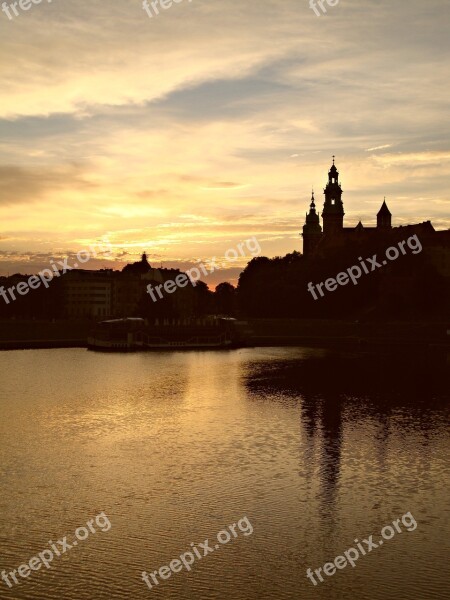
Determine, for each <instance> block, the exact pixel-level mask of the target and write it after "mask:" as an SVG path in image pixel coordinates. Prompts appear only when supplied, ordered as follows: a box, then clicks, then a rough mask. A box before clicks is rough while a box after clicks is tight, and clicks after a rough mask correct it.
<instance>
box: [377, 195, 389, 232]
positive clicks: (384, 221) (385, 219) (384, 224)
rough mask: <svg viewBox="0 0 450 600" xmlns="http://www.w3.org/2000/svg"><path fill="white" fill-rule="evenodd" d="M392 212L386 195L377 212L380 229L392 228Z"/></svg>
mask: <svg viewBox="0 0 450 600" xmlns="http://www.w3.org/2000/svg"><path fill="white" fill-rule="evenodd" d="M391 219H392V214H391V211H390V210H389V209H388V207H387V204H386V196H385V197H384V200H383V204H382V205H381V208H380V210H379V211H378V213H377V227H378V228H380V229H390V228H391V227H392V224H391Z"/></svg>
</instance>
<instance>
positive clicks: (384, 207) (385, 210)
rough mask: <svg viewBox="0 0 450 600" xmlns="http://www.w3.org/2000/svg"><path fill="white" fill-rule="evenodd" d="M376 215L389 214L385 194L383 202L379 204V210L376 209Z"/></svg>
mask: <svg viewBox="0 0 450 600" xmlns="http://www.w3.org/2000/svg"><path fill="white" fill-rule="evenodd" d="M378 215H391V211H390V210H389V208H388V206H387V204H386V196H385V197H384V200H383V204H382V205H381V208H380V210H379V211H378V214H377V216H378Z"/></svg>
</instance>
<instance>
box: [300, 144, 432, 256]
mask: <svg viewBox="0 0 450 600" xmlns="http://www.w3.org/2000/svg"><path fill="white" fill-rule="evenodd" d="M334 159H335V157H334V156H333V164H332V166H331V168H330V170H329V172H328V182H327V185H326V187H325V189H324V195H325V202H324V205H323V211H322V225H323V227H322V226H321V225H320V218H319V215H318V213H317V211H316V203H315V200H314V192H313V194H312V198H311V204H310V208H309V213H307V214H306V222H305V225H304V226H303V234H302V237H303V255H304V256H305V257H306V258H308V257H311V256H313V255H315V254H316V253H318V252H319V251H329V250H331V249H333V248H336V247H337V246H339V245H342V244H345V243H346V242H350V241H351V240H356V239H360V240H361V239H363V240H364V239H373V238H374V236H376V237H386V235H389V234H390V233H391V232H393V230H394V229H395V230H405V233H406V232H407V233H421V234H424V235H430V234H433V233H434V232H435V229H434V227H433V225H432V224H431V222H430V221H425V222H424V223H419V224H417V225H408V226H405V227H394V228H393V227H392V222H391V221H392V215H391V212H390V210H389V208H388V207H387V204H386V199H385V200H384V202H383V204H382V205H381V208H380V210H379V211H378V214H377V226H376V227H364V226H363V224H362V223H361V221H360V222H359V223H358V225H356V227H344V214H345V213H344V204H343V202H342V193H343V192H342V188H341V184H340V183H339V172H338V170H337V168H336V165H335V164H334Z"/></svg>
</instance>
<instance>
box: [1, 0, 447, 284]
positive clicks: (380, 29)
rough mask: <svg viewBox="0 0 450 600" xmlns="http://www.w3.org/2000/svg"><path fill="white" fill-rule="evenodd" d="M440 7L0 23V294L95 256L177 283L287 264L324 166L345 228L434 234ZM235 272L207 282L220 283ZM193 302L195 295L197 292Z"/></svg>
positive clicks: (88, 14) (439, 190) (196, 4)
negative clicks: (412, 226)
mask: <svg viewBox="0 0 450 600" xmlns="http://www.w3.org/2000/svg"><path fill="white" fill-rule="evenodd" d="M449 16H450V15H449V3H448V2H445V1H443V0H427V2H426V3H425V2H423V1H422V0H420V1H418V0H410V1H409V2H408V3H407V5H406V4H405V3H392V2H391V1H390V0H389V1H388V0H380V1H379V2H373V1H369V0H346V1H345V2H344V0H342V1H341V2H340V3H339V4H338V5H337V6H335V7H333V8H331V7H329V8H328V12H327V14H326V15H323V16H322V17H320V18H318V17H317V16H316V15H315V14H314V12H313V11H312V10H311V9H310V8H309V2H308V1H307V0H286V1H282V0H264V2H262V3H255V2H254V1H252V2H250V1H249V0H226V1H223V0H194V1H193V2H191V3H188V2H186V3H180V4H174V5H173V6H172V7H171V8H170V9H169V10H167V11H164V12H163V13H161V14H160V15H159V16H158V17H157V18H152V19H149V18H148V16H147V15H146V13H145V12H144V11H143V10H142V6H141V2H140V1H135V0H128V1H124V0H120V1H119V0H109V2H108V3H105V2H100V1H96V0H89V1H87V0H77V2H76V3H75V2H70V1H69V0H57V1H54V2H52V3H51V4H49V3H42V4H40V5H36V6H33V9H32V10H30V11H28V12H22V13H21V14H20V16H19V17H17V18H15V19H14V20H13V21H10V20H8V18H7V16H6V15H5V14H4V13H0V48H1V54H0V63H1V71H0V78H1V89H2V94H1V98H0V274H7V273H13V272H17V271H20V272H23V273H31V272H34V271H37V270H39V269H41V268H44V267H45V266H47V264H48V261H49V260H50V258H51V257H53V256H56V257H59V256H62V255H65V254H68V253H69V254H70V253H73V252H76V251H77V250H79V249H81V248H85V247H87V246H89V245H90V244H93V243H96V241H97V240H100V239H109V240H110V242H111V243H112V245H113V256H112V257H111V258H110V259H108V261H106V260H105V261H103V262H102V261H98V260H95V261H94V260H92V261H91V262H90V263H89V264H88V268H97V267H99V266H100V265H102V266H105V265H107V266H113V267H114V268H120V267H121V266H123V264H125V263H126V262H128V261H131V260H136V257H137V256H138V255H139V254H140V253H141V252H142V251H143V250H146V251H147V253H148V255H149V260H150V262H151V263H152V264H153V265H155V266H159V265H160V264H161V262H162V263H163V265H165V266H179V267H181V268H188V267H189V266H190V265H192V264H193V263H194V262H195V261H197V260H203V261H204V262H207V261H208V260H209V259H210V258H212V257H213V256H217V257H223V255H224V253H225V251H226V250H228V249H229V248H233V247H236V245H237V244H238V243H239V242H242V241H244V240H246V239H248V238H250V237H252V236H256V237H257V239H258V240H259V243H260V245H261V248H262V253H263V254H264V255H266V256H274V255H278V254H285V253H287V252H292V251H293V250H301V249H302V243H301V238H300V236H299V233H300V231H301V227H302V225H303V221H304V215H305V212H306V210H307V208H308V204H309V199H310V196H311V187H312V185H314V187H315V190H316V199H317V202H318V204H319V206H321V203H322V198H321V189H322V188H323V186H324V185H325V181H326V174H327V170H328V168H329V166H330V164H331V155H332V154H336V164H337V166H338V168H339V170H340V174H341V180H342V186H343V189H344V196H343V199H344V206H345V211H346V216H345V221H346V224H347V225H351V224H356V223H357V221H358V220H359V219H362V220H363V223H365V224H366V225H370V224H373V223H374V219H375V215H376V212H377V211H378V208H379V206H380V205H381V203H382V201H383V197H384V196H386V197H387V203H388V206H389V208H390V210H391V212H392V213H393V223H394V225H398V224H403V223H408V222H417V221H422V220H427V219H431V220H432V222H433V224H434V225H435V227H436V228H447V227H449V223H450V211H449V194H448V191H447V190H448V180H449V175H450V172H449V171H450V169H449V159H450V148H449V142H448V139H449V135H448V131H447V130H448V128H449V125H448V104H449V100H448V98H449V87H450V86H449V83H448V72H447V59H448V48H449V41H448V36H447V31H446V22H448V17H449ZM245 263H246V259H245V258H242V259H241V261H239V262H238V263H237V264H235V265H233V266H232V267H231V266H230V269H224V271H223V273H220V274H219V275H216V276H215V281H214V282H215V283H217V281H220V280H230V281H233V282H235V281H236V278H237V276H238V273H239V270H240V268H241V267H242V266H244V265H245ZM208 283H211V282H210V281H208Z"/></svg>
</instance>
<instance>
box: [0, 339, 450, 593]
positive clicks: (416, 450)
mask: <svg viewBox="0 0 450 600" xmlns="http://www.w3.org/2000/svg"><path fill="white" fill-rule="evenodd" d="M0 369H1V372H2V387H1V391H0V429H1V431H0V433H1V440H2V442H1V448H0V453H1V455H0V457H1V463H0V464H1V467H0V478H1V485H2V491H3V494H2V496H1V498H0V539H1V547H2V552H1V563H0V569H6V570H7V571H10V570H12V569H17V567H18V566H19V565H20V564H23V563H24V562H26V561H28V560H29V559H30V558H31V557H32V556H33V555H34V554H35V553H36V552H38V551H40V550H42V549H43V548H45V547H46V545H47V542H48V540H49V539H59V538H61V537H62V536H63V535H66V534H68V533H70V532H72V531H74V529H75V528H76V527H78V526H79V525H82V524H83V523H85V522H86V520H87V519H88V518H90V517H92V516H93V515H95V514H98V513H99V512H101V511H102V510H104V511H105V513H106V514H107V515H108V517H109V518H110V520H111V523H112V528H111V530H110V531H109V532H108V533H105V534H101V535H100V536H92V538H90V539H88V540H86V542H83V544H82V545H80V546H78V547H77V548H76V549H75V550H72V551H71V553H70V556H69V557H68V558H66V557H65V556H63V557H62V558H61V559H60V561H59V563H58V564H57V565H55V567H54V568H52V569H51V570H48V571H45V572H43V571H39V572H37V573H34V574H33V576H32V577H29V578H28V579H23V580H21V583H20V586H16V589H14V590H11V591H10V590H9V589H8V588H7V587H6V585H5V584H4V583H3V582H1V581H0V598H23V599H29V598H30V599H31V598H33V599H37V600H40V599H42V600H44V599H50V598H58V599H59V598H65V599H69V600H71V599H77V600H78V599H81V600H84V599H86V600H87V599H96V598H133V599H135V598H136V599H140V598H147V597H148V596H149V595H153V596H155V597H156V596H157V597H160V598H176V599H178V598H179V599H182V598H207V599H209V598H211V599H216V598H217V599H219V598H224V597H227V598H236V599H239V600H241V599H243V598H244V599H249V600H253V599H257V598H268V599H269V598H270V599H274V598H275V599H277V598H280V599H282V600H283V599H287V598H306V599H310V598H311V599H312V598H319V599H320V600H322V599H327V600H330V599H331V600H334V599H336V600H337V599H344V600H346V599H349V600H350V599H353V598H355V597H359V598H367V599H369V598H370V599H371V600H372V599H375V600H377V599H380V600H381V599H383V600H384V599H390V598H392V599H394V598H395V599H400V600H402V599H405V600H406V599H408V600H410V599H411V598H421V599H422V598H427V599H428V598H430V599H433V598H434V599H438V598H446V597H447V596H448V591H449V590H448V582H447V580H446V573H447V554H446V552H447V553H448V539H449V535H448V534H449V533H450V532H449V531H448V527H449V519H448V516H449V504H448V501H447V492H446V485H447V483H448V391H447V390H448V380H447V376H448V373H447V372H446V371H445V369H443V368H442V364H439V363H434V362H431V363H429V362H426V361H424V360H422V359H420V358H418V359H416V360H414V359H411V358H408V359H402V360H400V359H399V358H398V357H397V358H396V357H392V356H387V355H385V356H380V357H363V356H361V355H337V354H331V353H328V352H325V351H321V350H308V349H301V348H265V349H245V350H239V351H234V352H217V353H214V352H186V353H183V352H180V353H172V354H164V353H161V354H158V353H154V354H131V355H103V354H90V353H88V352H85V351H82V350H73V349H72V350H70V349H68V350H42V351H25V352H11V353H0ZM408 511H411V512H412V514H413V515H414V517H415V518H416V520H417V522H418V527H417V529H416V530H415V531H414V532H410V533H408V532H404V533H403V534H399V535H398V536H396V537H395V538H394V539H392V540H390V541H389V542H386V544H385V545H384V546H383V548H379V549H377V550H374V551H373V553H371V554H370V555H368V556H366V557H363V558H361V559H360V561H359V562H358V563H357V566H356V567H355V568H354V569H351V567H347V568H346V569H344V570H342V571H340V572H338V573H336V574H335V575H334V576H333V577H329V578H326V580H325V581H324V583H322V584H320V586H317V587H314V586H313V585H312V584H311V582H310V581H309V580H308V579H307V578H306V576H305V573H306V569H307V568H308V567H311V568H313V569H315V568H318V567H320V566H323V564H324V563H325V562H329V561H332V560H333V559H334V557H335V556H337V555H339V554H342V553H343V551H344V550H346V549H347V548H348V547H350V546H352V545H354V544H353V542H354V539H355V538H359V539H362V538H365V537H368V536H369V535H370V534H379V532H380V530H381V528H382V527H383V526H384V525H387V524H389V523H392V521H393V520H394V519H397V518H400V517H401V516H402V515H403V514H404V513H406V512H408ZM244 515H246V516H247V517H248V518H249V519H250V521H251V523H252V525H253V528H254V532H253V535H252V536H250V537H248V538H245V539H244V538H243V539H238V540H235V541H234V542H233V543H230V544H229V545H227V546H224V547H221V548H220V550H218V551H217V552H216V553H215V554H212V555H210V556H208V557H207V558H205V559H204V560H203V561H202V562H201V563H200V562H199V564H197V565H196V566H195V568H193V570H192V571H191V572H190V573H185V572H184V571H183V572H181V573H179V574H176V575H173V576H172V577H171V579H170V580H168V581H164V582H163V585H161V586H159V587H158V588H155V589H153V590H151V591H150V590H148V588H147V587H146V586H145V584H143V582H142V581H141V580H140V573H141V572H142V571H143V570H146V571H148V572H150V571H153V570H156V569H158V568H159V567H160V566H162V565H166V564H168V562H169V561H170V560H171V559H173V558H176V557H177V556H179V555H180V553H182V552H185V551H186V550H187V549H188V548H189V545H190V543H191V542H203V541H204V540H205V539H206V538H207V537H209V538H210V539H213V538H214V536H215V535H216V533H217V532H218V531H219V530H221V529H223V528H224V527H226V526H227V525H228V524H229V523H233V522H236V520H238V519H240V518H241V517H243V516H244Z"/></svg>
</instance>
